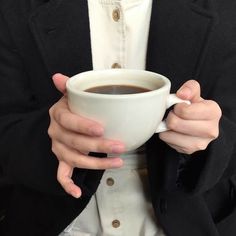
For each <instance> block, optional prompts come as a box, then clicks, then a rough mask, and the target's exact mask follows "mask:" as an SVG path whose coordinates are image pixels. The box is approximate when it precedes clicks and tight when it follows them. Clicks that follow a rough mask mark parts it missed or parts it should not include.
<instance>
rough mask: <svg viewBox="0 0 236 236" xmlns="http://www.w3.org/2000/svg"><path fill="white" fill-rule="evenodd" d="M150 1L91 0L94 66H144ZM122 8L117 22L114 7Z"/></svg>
mask: <svg viewBox="0 0 236 236" xmlns="http://www.w3.org/2000/svg"><path fill="white" fill-rule="evenodd" d="M151 4H152V1H151V0H88V6H89V18H90V34H91V45H92V58H93V68H94V69H95V70H97V69H108V68H111V66H112V64H113V63H119V64H120V65H121V67H123V68H130V69H145V61H146V49H147V38H148V32H149V23H150V15H151ZM115 9H118V10H119V11H120V20H119V21H114V20H113V18H112V12H113V10H115Z"/></svg>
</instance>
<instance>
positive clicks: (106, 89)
mask: <svg viewBox="0 0 236 236" xmlns="http://www.w3.org/2000/svg"><path fill="white" fill-rule="evenodd" d="M85 91H86V92H90V93H99V94H134V93H145V92H148V91H151V90H150V89H147V88H143V87H138V86H132V85H105V86H97V87H92V88H89V89H86V90H85Z"/></svg>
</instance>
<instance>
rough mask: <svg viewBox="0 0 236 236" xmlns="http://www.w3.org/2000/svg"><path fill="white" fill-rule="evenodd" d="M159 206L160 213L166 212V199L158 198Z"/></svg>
mask: <svg viewBox="0 0 236 236" xmlns="http://www.w3.org/2000/svg"><path fill="white" fill-rule="evenodd" d="M159 208H160V212H161V214H165V213H166V212H167V201H166V200H165V199H164V198H161V199H160V201H159Z"/></svg>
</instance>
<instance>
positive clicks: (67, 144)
mask: <svg viewBox="0 0 236 236" xmlns="http://www.w3.org/2000/svg"><path fill="white" fill-rule="evenodd" d="M67 80H68V77H66V76H64V75H62V74H55V75H54V76H53V82H54V84H55V86H56V88H57V89H58V90H59V91H61V92H62V93H63V94H64V96H63V97H62V98H61V99H60V100H59V101H58V102H57V103H55V104H54V105H53V106H52V107H51V108H50V110H49V115H50V125H49V128H48V134H49V136H50V138H51V140H52V151H53V153H54V154H55V155H56V157H57V159H58V161H59V165H58V171H57V179H58V181H59V183H60V184H61V185H62V187H63V188H64V189H65V191H66V192H67V193H69V194H71V195H72V196H74V197H76V198H78V197H80V196H81V194H82V193H81V189H80V188H79V186H77V185H75V184H74V182H73V180H72V179H71V176H72V173H73V169H74V168H75V167H78V168H85V169H109V168H119V167H121V166H122V164H123V162H122V159H121V158H119V157H113V158H110V157H109V158H96V157H91V156H88V154H89V153H90V152H97V153H110V154H118V155H119V154H121V153H123V152H124V151H125V147H124V145H123V143H121V142H119V141H115V140H106V139H104V138H103V132H104V129H103V127H102V126H101V125H100V124H98V123H96V122H94V121H92V120H89V119H86V118H84V117H81V116H78V115H75V114H73V113H71V112H70V110H69V108H68V104H67V96H66V86H65V85H66V81H67Z"/></svg>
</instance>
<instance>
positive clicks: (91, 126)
mask: <svg viewBox="0 0 236 236" xmlns="http://www.w3.org/2000/svg"><path fill="white" fill-rule="evenodd" d="M52 113H53V115H52V116H53V118H54V119H55V121H56V122H57V123H58V124H60V125H61V126H62V127H64V128H65V129H68V130H71V131H73V132H78V133H82V134H86V135H90V136H102V135H103V132H104V129H103V127H102V126H101V125H100V124H98V123H97V122H95V121H92V120H90V119H87V118H84V117H82V116H79V115H76V114H73V113H71V112H70V111H69V109H68V107H67V106H65V104H64V105H62V107H61V108H60V109H54V110H53V111H52Z"/></svg>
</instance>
